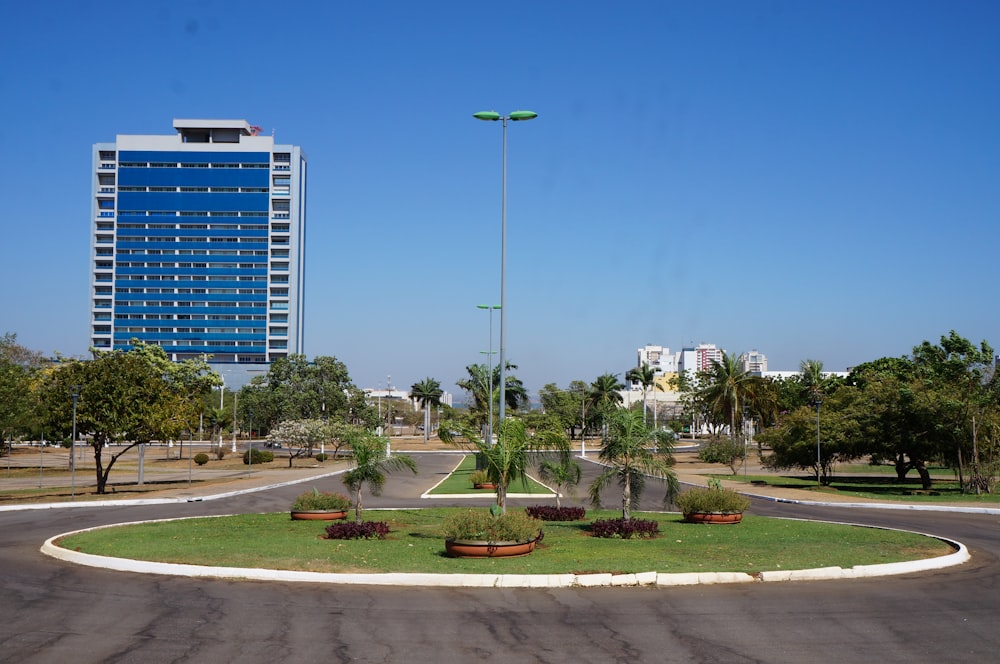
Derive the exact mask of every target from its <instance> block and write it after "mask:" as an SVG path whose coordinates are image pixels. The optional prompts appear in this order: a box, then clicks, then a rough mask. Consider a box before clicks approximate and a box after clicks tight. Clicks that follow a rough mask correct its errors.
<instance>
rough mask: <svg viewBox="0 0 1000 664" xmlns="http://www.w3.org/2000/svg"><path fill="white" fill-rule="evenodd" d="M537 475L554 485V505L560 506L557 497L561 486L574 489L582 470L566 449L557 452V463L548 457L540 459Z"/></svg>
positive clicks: (560, 491)
mask: <svg viewBox="0 0 1000 664" xmlns="http://www.w3.org/2000/svg"><path fill="white" fill-rule="evenodd" d="M538 476H539V477H540V478H541V479H542V481H543V482H551V483H552V484H555V485H556V507H562V502H561V501H560V499H559V497H560V495H561V494H562V488H563V487H567V488H568V489H569V490H570V491H574V487H576V485H577V484H579V483H580V478H581V477H582V471H581V470H580V464H578V463H577V462H576V461H574V460H573V458H572V457H570V455H569V452H568V450H567V451H565V452H561V453H560V454H559V462H558V463H556V462H554V461H551V460H549V459H546V460H544V461H542V463H540V464H539V465H538ZM574 492H575V491H574Z"/></svg>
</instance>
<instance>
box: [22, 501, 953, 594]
mask: <svg viewBox="0 0 1000 664" xmlns="http://www.w3.org/2000/svg"><path fill="white" fill-rule="evenodd" d="M191 518H205V517H191ZM170 520H171V519H156V520H152V521H133V522H130V523H120V524H113V525H108V526H99V527H97V528H86V529H83V530H75V531H72V532H68V533H62V534H61V535H55V536H53V537H50V538H49V539H47V540H46V541H45V543H44V544H43V545H42V547H41V552H42V553H44V554H45V555H47V556H51V557H53V558H57V559H59V560H63V561H66V562H70V563H75V564H77V565H85V566H88V567H102V568H104V569H111V570H116V571H120V572H135V573H138V574H165V575H171V576H189V577H201V578H218V579H247V580H255V581H293V582H300V583H330V584H342V585H370V586H422V587H431V586H433V587H447V588H571V587H579V588H590V587H602V586H688V585H699V584H703V585H709V584H720V583H754V582H777V581H819V580H829V579H858V578H868V577H875V576H890V575H896V574H910V573H913V572H924V571H928V570H934V569H942V568H944V567H951V566H953V565H961V564H962V563H965V562H967V561H968V560H969V559H970V556H969V551H968V549H967V548H966V547H965V545H964V544H962V543H961V542H957V541H955V540H950V539H947V538H944V537H937V536H935V535H928V534H927V533H917V534H919V535H924V536H925V537H931V538H933V539H937V540H941V541H943V542H947V543H949V544H951V545H952V546H954V547H955V548H956V551H955V552H954V553H950V554H947V555H944V556H938V557H935V558H927V559H923V560H911V561H907V562H901V563H885V564H880V565H857V566H855V567H851V568H848V569H843V568H841V567H822V568H817V569H805V570H787V571H785V570H779V571H768V572H760V573H759V574H755V575H751V574H746V573H743V572H688V573H677V574H667V573H659V572H640V573H632V574H430V573H428V574H422V573H416V574H414V573H402V572H397V573H388V574H333V573H326V572H298V571H291V570H272V569H260V568H243V567H209V566H206V565H185V564H179V563H155V562H148V561H143V560H130V559H128V558H112V557H108V556H97V555H93V554H90V553H81V552H78V551H70V550H69V549H64V548H62V547H60V546H57V545H56V544H55V541H56V540H57V539H59V538H61V537H67V536H69V535H74V534H76V533H82V532H88V531H91V530H101V529H103V528H115V527H117V526H127V525H134V524H137V523H152V522H155V521H170ZM845 525H851V524H845ZM860 527H865V528H870V527H873V526H860ZM884 530H894V529H884Z"/></svg>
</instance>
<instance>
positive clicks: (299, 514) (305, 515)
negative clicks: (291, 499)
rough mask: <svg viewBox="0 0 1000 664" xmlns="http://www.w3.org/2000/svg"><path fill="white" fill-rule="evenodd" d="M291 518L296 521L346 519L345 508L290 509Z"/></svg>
mask: <svg viewBox="0 0 1000 664" xmlns="http://www.w3.org/2000/svg"><path fill="white" fill-rule="evenodd" d="M292 518H293V519H295V520H296V521H336V520H337V519H346V518H347V510H337V511H329V510H292Z"/></svg>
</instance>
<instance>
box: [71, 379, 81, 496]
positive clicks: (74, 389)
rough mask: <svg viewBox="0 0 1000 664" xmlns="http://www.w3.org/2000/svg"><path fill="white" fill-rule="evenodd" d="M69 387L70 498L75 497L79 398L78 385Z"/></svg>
mask: <svg viewBox="0 0 1000 664" xmlns="http://www.w3.org/2000/svg"><path fill="white" fill-rule="evenodd" d="M69 389H70V392H69V394H70V396H71V397H73V441H72V443H70V448H69V468H70V476H71V478H72V479H71V480H70V493H69V497H70V498H76V454H75V452H76V402H77V399H79V398H80V386H79V385H74V386H72V387H71V388H69Z"/></svg>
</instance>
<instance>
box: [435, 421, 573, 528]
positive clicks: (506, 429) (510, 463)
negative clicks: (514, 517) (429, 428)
mask: <svg viewBox="0 0 1000 664" xmlns="http://www.w3.org/2000/svg"><path fill="white" fill-rule="evenodd" d="M497 433H498V435H497V439H496V442H495V443H492V442H491V441H489V440H487V439H486V438H485V437H481V436H480V435H478V434H479V432H478V431H476V430H474V429H470V428H464V429H462V433H461V436H459V437H458V438H455V439H453V440H449V442H454V443H455V444H457V445H461V446H463V447H468V448H471V450H472V451H474V452H475V453H476V455H477V456H478V457H479V459H480V460H481V461H482V462H483V468H482V470H485V471H486V475H487V477H488V478H489V482H490V483H491V484H493V485H494V486H496V495H497V502H496V504H497V507H498V508H499V509H500V512H501V514H503V513H506V511H507V489H508V487H510V485H511V483H512V482H521V484H522V485H523V486H524V487H525V488H527V486H528V468H529V466H530V463H531V455H532V453H534V452H537V451H541V450H549V449H557V450H560V451H564V450H568V449H569V439H568V438H567V437H566V432H565V431H562V430H558V431H556V430H554V429H540V430H538V431H535V433H534V435H529V434H528V431H527V429H525V426H524V422H522V421H521V420H519V419H517V418H516V417H505V418H504V420H503V422H501V423H500V427H499V430H498V432H497ZM447 437H448V438H451V437H450V436H447Z"/></svg>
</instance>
